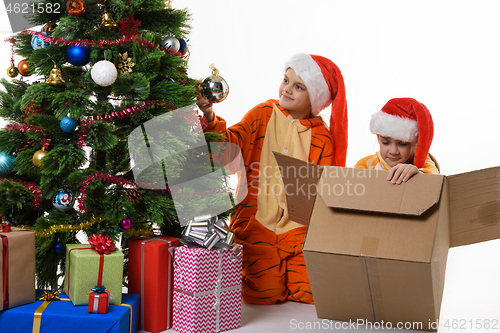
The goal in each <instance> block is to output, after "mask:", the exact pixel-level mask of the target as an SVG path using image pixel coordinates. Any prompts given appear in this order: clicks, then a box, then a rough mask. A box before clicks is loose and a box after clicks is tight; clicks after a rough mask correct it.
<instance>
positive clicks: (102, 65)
mask: <svg viewBox="0 0 500 333" xmlns="http://www.w3.org/2000/svg"><path fill="white" fill-rule="evenodd" d="M90 76H91V77H92V80H94V82H95V83H97V84H98V85H100V86H101V87H107V86H110V85H112V84H113V83H115V81H116V77H117V76H118V71H117V70H116V67H115V65H114V64H113V63H112V62H111V61H107V60H101V61H98V62H96V63H95V64H94V66H92V69H91V70H90Z"/></svg>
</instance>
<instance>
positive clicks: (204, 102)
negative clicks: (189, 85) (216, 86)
mask: <svg viewBox="0 0 500 333" xmlns="http://www.w3.org/2000/svg"><path fill="white" fill-rule="evenodd" d="M196 87H197V89H198V94H197V101H196V104H197V105H198V107H199V108H200V110H201V111H202V112H203V114H204V115H205V118H206V119H207V121H208V122H211V121H212V120H213V119H214V109H213V107H212V106H213V103H211V102H209V101H208V99H206V98H205V97H204V96H203V95H202V93H201V91H202V90H203V88H202V87H201V81H198V82H197V85H196Z"/></svg>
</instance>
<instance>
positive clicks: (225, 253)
mask: <svg viewBox="0 0 500 333" xmlns="http://www.w3.org/2000/svg"><path fill="white" fill-rule="evenodd" d="M238 247H239V248H240V250H242V246H241V245H238ZM175 263H176V266H175V269H174V323H173V329H174V330H175V331H177V332H180V333H212V332H223V331H229V330H233V329H236V328H239V327H240V325H241V278H242V277H241V270H242V256H241V255H240V256H239V257H238V256H236V255H235V253H234V252H233V251H232V250H230V249H212V250H207V249H206V248H202V247H192V248H188V247H178V248H176V249H175Z"/></svg>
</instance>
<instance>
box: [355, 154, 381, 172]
mask: <svg viewBox="0 0 500 333" xmlns="http://www.w3.org/2000/svg"><path fill="white" fill-rule="evenodd" d="M379 162H380V160H379V158H378V156H377V154H373V155H369V156H366V157H364V158H362V159H360V160H359V161H358V162H357V163H356V165H355V166H354V167H355V168H358V169H375V166H376V165H377V164H378V163H379Z"/></svg>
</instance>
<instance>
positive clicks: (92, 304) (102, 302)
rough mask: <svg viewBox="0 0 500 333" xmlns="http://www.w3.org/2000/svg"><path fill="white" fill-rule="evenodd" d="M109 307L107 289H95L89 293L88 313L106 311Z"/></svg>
mask: <svg viewBox="0 0 500 333" xmlns="http://www.w3.org/2000/svg"><path fill="white" fill-rule="evenodd" d="M108 308H109V291H108V290H105V291H104V292H103V293H96V292H95V291H93V292H91V293H90V294H89V313H108Z"/></svg>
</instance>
